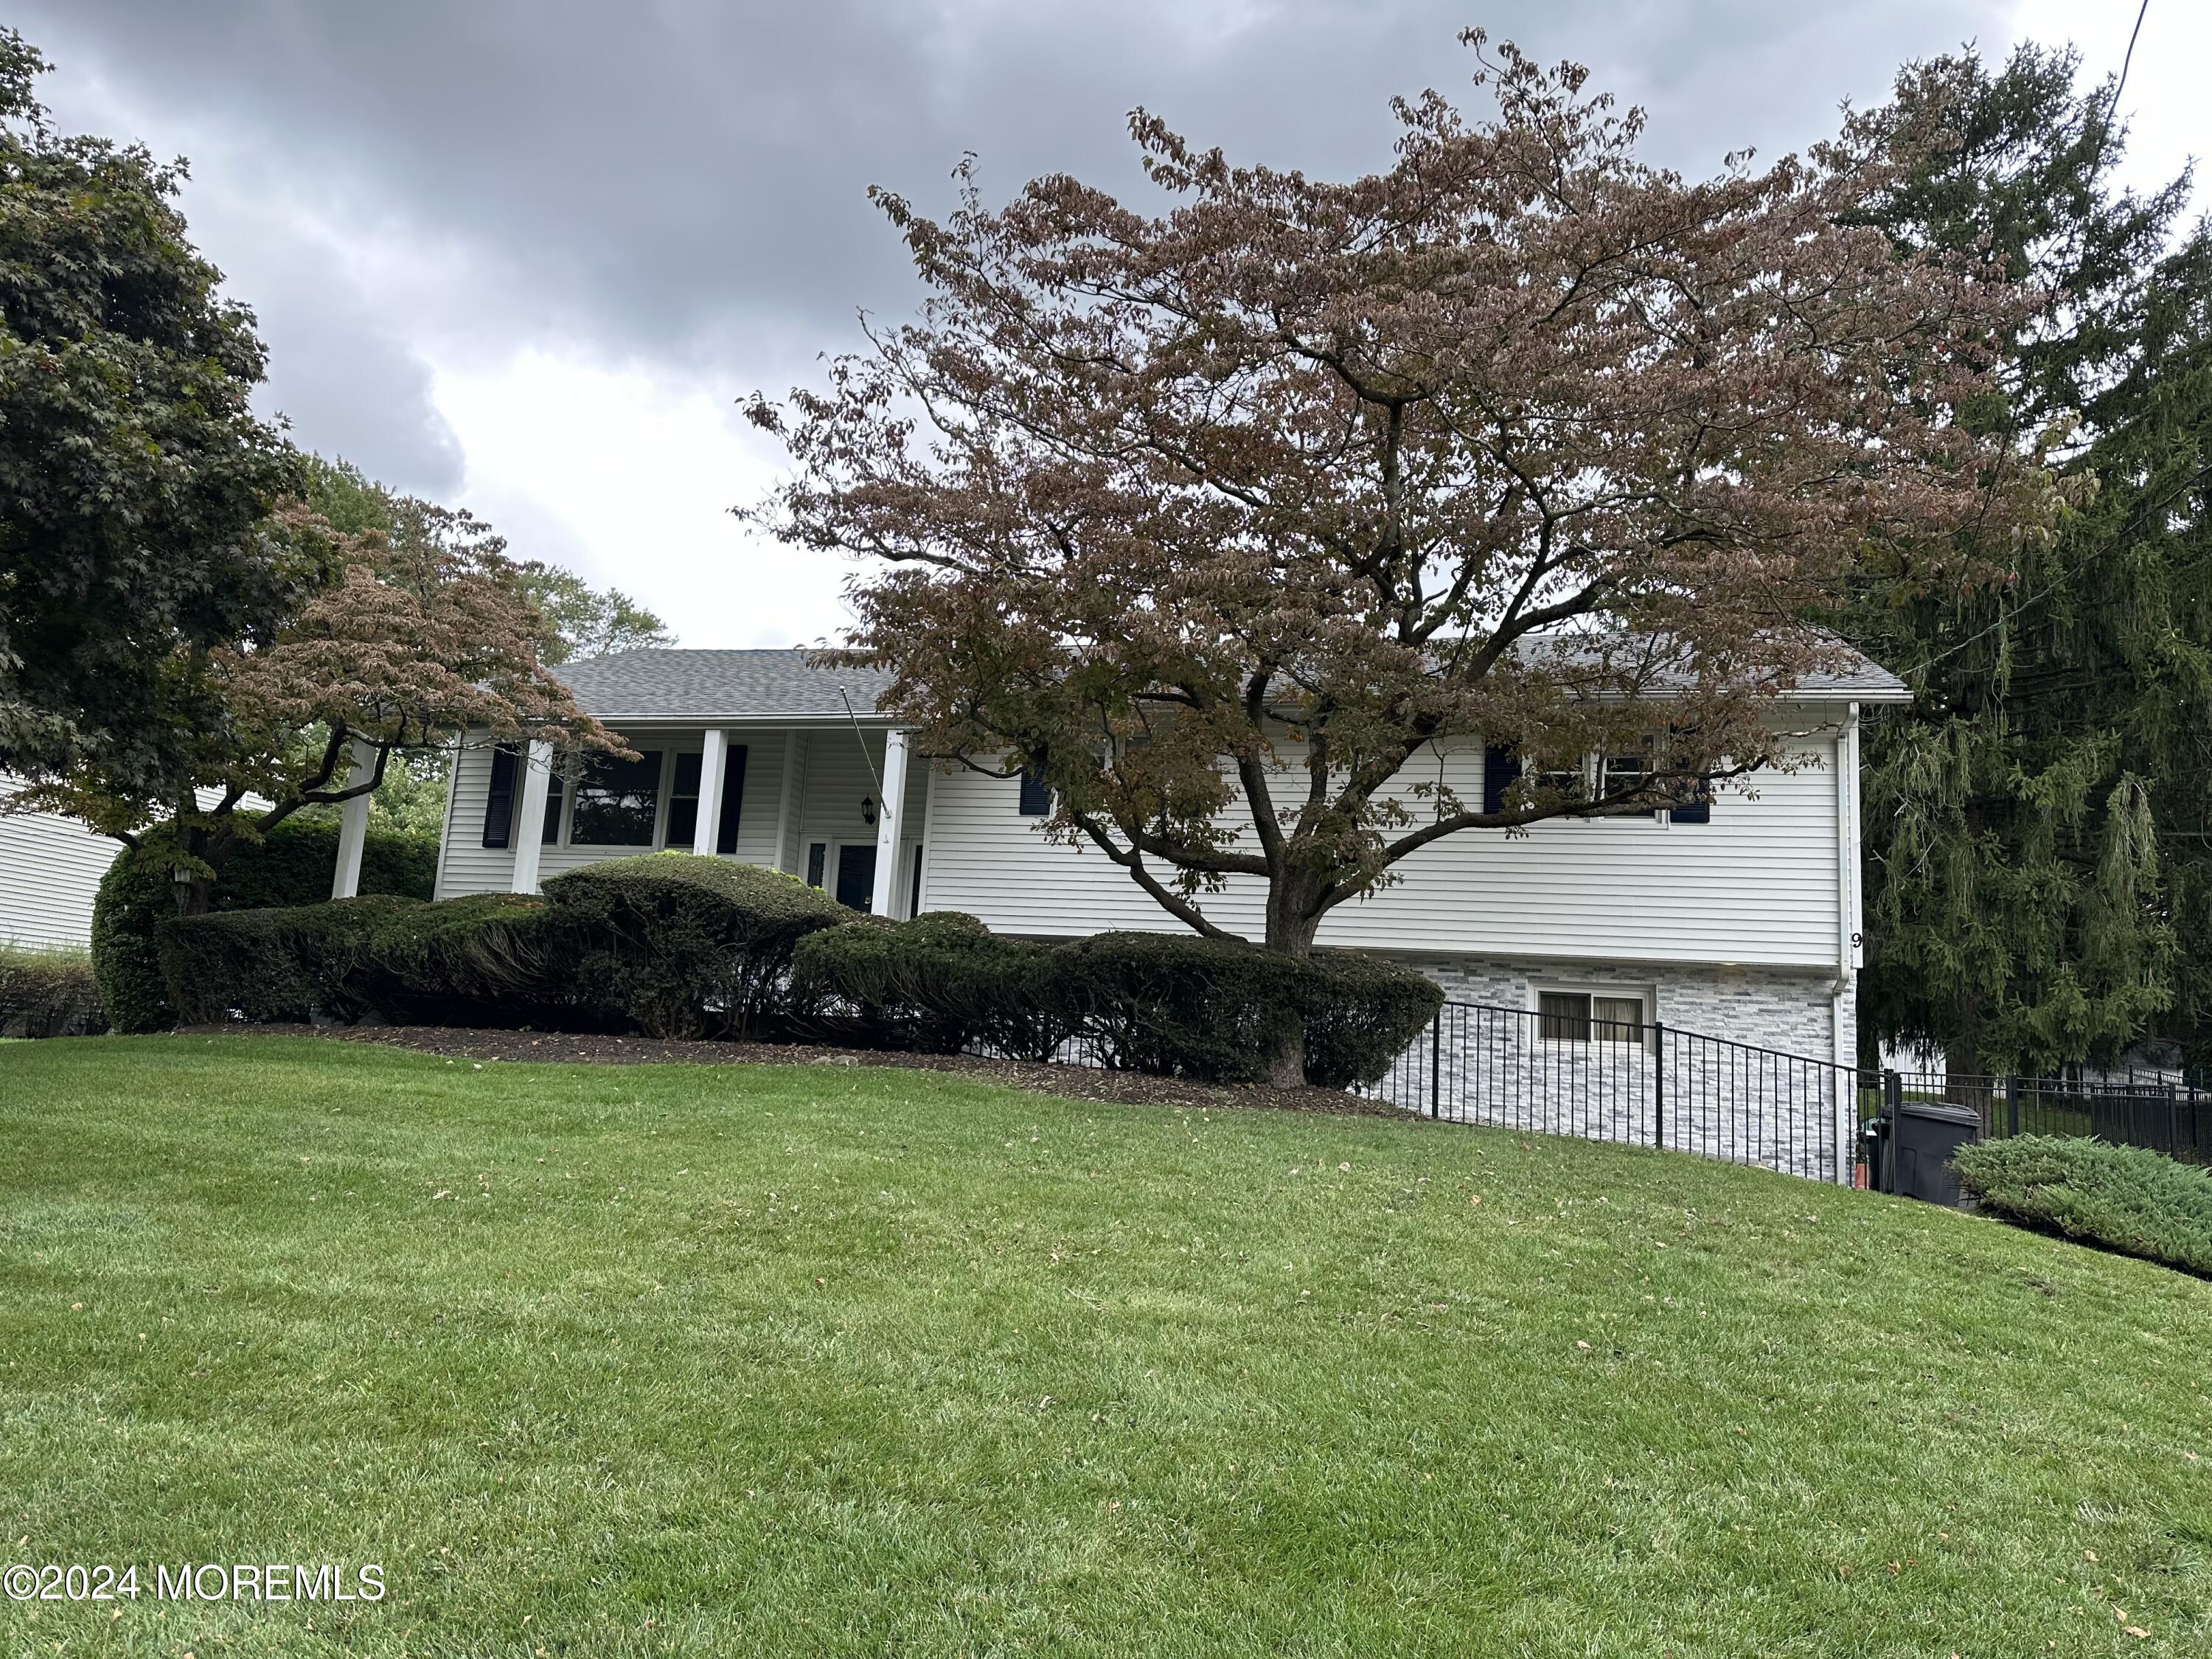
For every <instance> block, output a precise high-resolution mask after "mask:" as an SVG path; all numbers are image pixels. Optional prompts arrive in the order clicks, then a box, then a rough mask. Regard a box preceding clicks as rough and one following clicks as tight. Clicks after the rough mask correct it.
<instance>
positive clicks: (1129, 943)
mask: <svg viewBox="0 0 2212 1659" xmlns="http://www.w3.org/2000/svg"><path fill="white" fill-rule="evenodd" d="M1057 954H1058V957H1059V961H1058V963H1057V964H1056V965H1057V968H1058V978H1059V981H1060V983H1059V986H1058V987H1057V991H1058V995H1059V997H1060V1000H1061V1004H1062V1006H1063V1007H1065V1008H1066V1011H1067V1012H1068V1014H1069V1015H1070V1017H1071V1024H1073V1026H1074V1028H1075V1030H1076V1031H1077V1033H1078V1035H1079V1036H1080V1037H1082V1038H1083V1039H1085V1040H1086V1041H1088V1042H1091V1044H1092V1045H1094V1047H1095V1048H1096V1051H1097V1054H1098V1056H1099V1058H1100V1059H1102V1060H1104V1061H1105V1062H1106V1063H1107V1064H1108V1065H1109V1066H1116V1067H1119V1068H1121V1069H1124V1070H1127V1071H1134V1072H1152V1073H1158V1074H1159V1075H1161V1076H1164V1077H1187V1078H1191V1079H1195V1080H1197V1081H1200V1082H1203V1083H1256V1082H1258V1081H1260V1080H1261V1079H1262V1078H1264V1077H1265V1076H1266V1075H1267V1061H1268V1057H1269V1056H1270V1055H1272V1054H1275V1053H1277V1052H1278V1051H1279V1049H1280V1048H1281V1045H1282V1043H1283V1042H1284V1040H1285V1036H1286V1035H1288V1034H1295V1032H1296V1031H1297V1027H1298V1020H1299V1013H1300V1006H1301V1003H1302V1001H1303V999H1304V991H1305V988H1306V981H1307V975H1306V973H1305V972H1304V964H1303V963H1300V962H1299V961H1298V960H1297V958H1296V957H1288V956H1284V955H1281V954H1279V953H1278V952H1275V951H1262V950H1260V949H1258V948H1257V947H1255V946H1253V945H1239V944H1236V943H1233V942H1231V941H1227V940H1222V939H1198V938H1194V937H1191V936H1188V935H1184V934H1170V933H1101V934H1098V935H1097V937H1096V938H1092V939H1079V940H1077V941H1075V942H1074V943H1073V944H1069V945H1062V946H1060V950H1059V951H1058V953H1057Z"/></svg>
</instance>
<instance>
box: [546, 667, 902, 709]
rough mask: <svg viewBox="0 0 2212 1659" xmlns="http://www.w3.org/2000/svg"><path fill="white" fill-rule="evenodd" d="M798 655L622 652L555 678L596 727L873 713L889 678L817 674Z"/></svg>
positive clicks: (864, 672)
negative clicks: (600, 723)
mask: <svg viewBox="0 0 2212 1659" xmlns="http://www.w3.org/2000/svg"><path fill="white" fill-rule="evenodd" d="M554 672H555V673H556V674H557V675H559V676H560V678H561V680H562V683H563V684H566V685H567V686H568V690H570V691H572V692H574V694H575V698H576V701H577V702H580V703H581V704H582V705H583V707H584V708H585V710H586V712H587V713H589V714H596V715H598V716H599V719H601V720H616V719H621V718H624V717H627V718H629V719H633V720H685V719H693V718H707V717H719V718H726V719H732V720H740V719H753V720H781V719H805V718H809V717H813V718H821V717H825V716H829V715H835V716H836V717H837V718H838V719H840V720H842V719H843V718H844V714H845V702H844V698H843V697H841V696H839V695H838V694H839V693H840V692H841V691H842V693H843V694H844V696H845V697H849V698H851V699H852V705H853V712H854V714H860V715H863V716H866V715H869V714H873V713H874V712H875V707H876V697H877V696H878V693H879V692H881V691H882V690H883V688H884V686H885V685H887V684H890V675H888V674H885V673H884V672H882V671H880V670H878V669H873V668H818V667H817V666H815V665H813V664H812V663H811V662H809V661H808V660H807V653H806V652H805V651H802V650H788V651H623V652H618V653H616V654H615V655H613V656H611V657H593V658H592V659H589V660H587V661H585V662H572V663H564V664H562V665H561V666H560V667H559V668H557V669H556V670H554Z"/></svg>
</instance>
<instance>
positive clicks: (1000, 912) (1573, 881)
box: [927, 738, 1837, 966]
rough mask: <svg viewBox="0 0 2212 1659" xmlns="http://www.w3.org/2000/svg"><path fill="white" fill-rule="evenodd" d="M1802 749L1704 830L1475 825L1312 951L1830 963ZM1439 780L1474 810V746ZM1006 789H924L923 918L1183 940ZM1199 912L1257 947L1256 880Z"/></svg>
mask: <svg viewBox="0 0 2212 1659" xmlns="http://www.w3.org/2000/svg"><path fill="white" fill-rule="evenodd" d="M1805 752H1806V753H1807V754H1808V756H1809V757H1811V758H1812V759H1814V761H1815V762H1816V764H1814V765H1813V766H1810V767H1807V768H1804V769H1800V770H1797V771H1794V772H1787V773H1783V772H1775V773H1763V774H1760V775H1758V776H1757V777H1756V778H1755V779H1752V780H1748V781H1747V782H1748V785H1749V787H1750V788H1751V789H1752V790H1753V792H1754V793H1755V795H1756V799H1752V798H1750V797H1748V796H1747V795H1746V794H1745V793H1743V792H1742V790H1741V789H1739V788H1737V787H1733V786H1723V787H1722V788H1721V790H1720V791H1719V792H1718V794H1717V799H1716V803H1715V805H1714V808H1713V816H1712V822H1711V823H1710V824H1699V825H1692V824H1680V825H1676V824H1669V823H1665V822H1664V821H1663V820H1659V819H1654V818H1650V817H1633V818H1613V819H1599V820H1592V821H1589V822H1552V823H1539V824H1535V825H1533V826H1531V828H1530V829H1529V831H1528V834H1526V835H1525V836H1508V835H1506V834H1505V833H1504V831H1502V830H1496V829H1482V830H1463V831H1461V832H1459V833H1458V834H1455V835H1453V836H1447V837H1445V838H1444V839H1443V840H1442V841H1439V842H1434V843H1431V845H1430V846H1428V847H1425V848H1422V849H1420V850H1419V852H1417V853H1415V854H1413V855H1412V856H1411V857H1409V858H1408V859H1407V860H1405V861H1404V862H1403V863H1401V865H1400V866H1398V868H1399V872H1400V873H1401V877H1402V879H1401V881H1400V882H1399V883H1398V884H1395V886H1392V887H1389V888H1386V889H1385V890H1383V891H1381V892H1379V893H1376V894H1375V895H1373V896H1370V897H1369V898H1366V899H1364V900H1355V901H1352V902H1350V903H1347V904H1346V905H1344V906H1342V907H1340V908H1339V909H1338V910H1336V911H1335V912H1334V914H1333V915H1331V916H1330V917H1329V918H1328V920H1327V921H1324V922H1323V924H1322V930H1321V934H1320V939H1321V942H1322V944H1324V945H1358V946H1363V947H1366V948H1370V949H1378V950H1389V951H1419V952H1445V953H1451V954H1461V953H1481V954H1492V955H1519V956H1529V957H1562V958H1581V959H1585V960H1589V959H1595V960H1600V961H1618V962H1710V963H1746V964H1748V963H1767V964H1775V965H1782V964H1791V965H1804V966H1813V965H1826V964H1832V963H1834V961H1835V959H1836V928H1837V921H1836V914H1837V911H1836V891H1837V886H1836V884H1837V808H1836V781H1835V771H1834V766H1833V762H1834V756H1835V744H1834V743H1833V741H1832V740H1826V741H1824V740H1821V739H1818V738H1814V739H1811V740H1808V743H1807V744H1806V745H1805ZM1440 770H1441V775H1442V777H1443V780H1444V781H1446V782H1447V783H1448V784H1449V786H1450V787H1452V788H1453V789H1454V790H1455V791H1456V792H1457V793H1458V794H1459V796H1460V798H1461V799H1462V801H1464V802H1468V803H1470V804H1474V805H1479V804H1480V800H1481V798H1482V797H1481V792H1482V751H1481V749H1480V746H1478V745H1473V744H1470V745H1467V746H1464V747H1455V748H1453V749H1451V750H1448V751H1447V752H1446V754H1445V755H1444V757H1443V759H1442V761H1441V763H1439V762H1438V761H1437V760H1436V759H1434V758H1427V759H1425V760H1424V761H1423V762H1422V763H1420V765H1419V769H1418V776H1419V778H1420V779H1423V780H1429V781H1433V780H1435V779H1436V778H1437V777H1438V775H1439V772H1440ZM1407 781H1408V782H1409V783H1410V782H1411V781H1413V779H1412V778H1408V780H1407ZM1018 790H1019V786H1018V784H1017V783H1016V782H1014V781H1012V780H1006V781H1001V780H998V779H994V778H989V777H986V776H983V775H981V774H978V773H975V772H972V771H969V770H967V769H947V770H945V772H944V773H943V774H942V775H940V776H939V778H938V780H937V790H936V799H935V802H934V807H933V826H932V827H933V836H934V839H933V842H932V844H931V847H930V850H929V860H928V862H929V874H928V894H927V902H928V903H929V905H930V907H931V908H934V909H950V910H965V911H968V912H969V914H971V915H975V916H977V917H980V918H981V920H982V921H984V922H985V923H987V925H988V926H990V927H993V928H994V929H996V930H998V931H1000V932H1003V933H1024V934H1032V935H1038V936H1044V937H1067V936H1073V935H1081V934H1086V933H1098V932H1101V931H1103V930H1105V929H1108V928H1115V927H1127V928H1138V929H1145V930H1152V931H1158V932H1172V931H1181V929H1182V924H1181V923H1180V922H1178V921H1176V920H1175V919H1174V918H1173V917H1171V916H1170V915H1168V914H1167V913H1166V912H1165V911H1164V910H1163V909H1161V908H1159V907H1158V905H1157V904H1155V903H1154V902H1152V900H1151V899H1150V898H1149V897H1148V896H1146V895H1145V894H1144V893H1143V892H1142V891H1141V890H1139V888H1138V887H1137V886H1136V884H1134V883H1133V882H1132V881H1131V880H1130V878H1129V877H1128V874H1127V872H1125V871H1123V870H1122V869H1121V867H1120V866H1117V865H1115V864H1113V863H1112V862H1110V861H1109V860H1108V859H1107V858H1106V857H1105V856H1104V854H1101V853H1100V852H1098V851H1097V849H1096V848H1082V849H1078V848H1070V847H1066V846H1063V845H1056V844H1053V843H1050V842H1047V841H1046V839H1045V837H1044V835H1043V833H1042V828H1041V825H1040V823H1039V822H1038V820H1036V819H1034V818H1025V817H1022V816H1021V814H1020V811H1019V810H1018ZM1406 805H1407V811H1408V812H1409V813H1411V814H1412V815H1413V817H1414V819H1415V821H1416V822H1418V820H1419V817H1420V815H1421V814H1422V813H1423V812H1424V811H1425V810H1427V809H1426V806H1425V803H1424V802H1422V801H1420V800H1419V799H1412V798H1410V797H1408V798H1407V800H1406ZM1238 810H1239V811H1241V810H1242V809H1241V806H1240V807H1239V809H1238ZM1245 833H1246V836H1247V838H1248V839H1249V834H1250V832H1249V828H1248V829H1246V832H1245ZM1152 867H1153V872H1154V873H1155V874H1156V875H1159V876H1161V877H1163V878H1164V877H1165V876H1166V874H1167V872H1166V871H1165V870H1164V868H1162V867H1161V866H1157V865H1155V866H1152ZM1197 902H1198V903H1199V904H1200V907H1201V908H1203V910H1204V911H1205V913H1206V915H1207V917H1208V918H1209V919H1211V920H1212V921H1215V922H1217V923H1218V924H1219V925H1220V926H1222V927H1226V928H1228V929H1230V930H1231V932H1233V933H1242V934H1244V935H1245V936H1246V937H1257V935H1258V933H1259V931H1260V929H1261V920H1262V902H1263V901H1262V896H1261V884H1260V883H1259V882H1258V881H1257V880H1256V879H1254V878H1231V884H1230V886H1229V888H1228V890H1226V891H1225V892H1223V893H1220V894H1205V895H1200V896H1199V897H1198V900H1197Z"/></svg>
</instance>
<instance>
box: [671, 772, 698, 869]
mask: <svg viewBox="0 0 2212 1659" xmlns="http://www.w3.org/2000/svg"><path fill="white" fill-rule="evenodd" d="M702 758H703V757H701V756H698V755H678V757H676V771H675V774H674V775H673V776H672V777H671V778H670V780H669V782H668V844H669V845H670V846H671V847H684V848H688V847H690V845H691V843H692V842H694V841H696V840H697V839H698V836H699V769H700V766H701V765H702Z"/></svg>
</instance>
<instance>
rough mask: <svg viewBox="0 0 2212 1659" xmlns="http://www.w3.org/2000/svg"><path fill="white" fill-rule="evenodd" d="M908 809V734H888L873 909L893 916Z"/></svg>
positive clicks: (878, 805) (879, 806)
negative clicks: (902, 829)
mask: <svg viewBox="0 0 2212 1659" xmlns="http://www.w3.org/2000/svg"><path fill="white" fill-rule="evenodd" d="M905 805H906V733H905V732H885V733H884V798H883V799H881V800H880V801H878V802H877V803H876V891H875V898H874V902H872V904H871V906H870V907H869V908H871V909H872V910H873V911H874V913H875V914H876V915H879V916H893V917H895V916H896V915H897V912H896V910H894V909H893V908H891V907H892V905H893V903H894V902H895V901H896V894H897V892H898V861H899V819H900V817H901V815H902V811H903V809H904V808H905Z"/></svg>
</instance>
